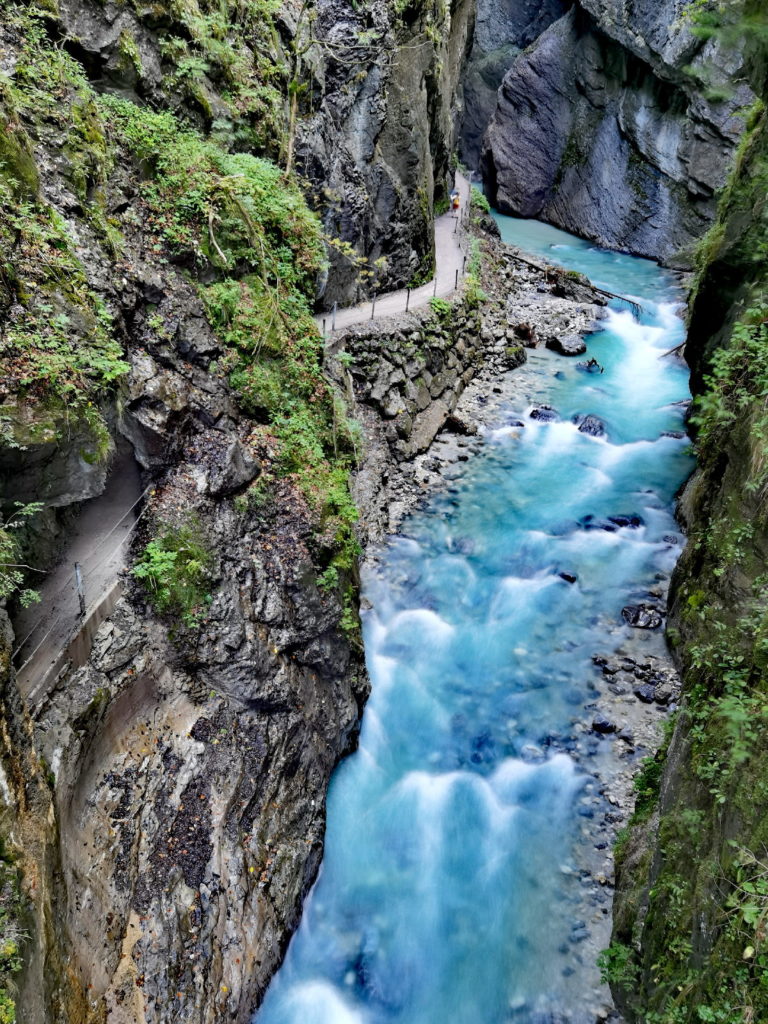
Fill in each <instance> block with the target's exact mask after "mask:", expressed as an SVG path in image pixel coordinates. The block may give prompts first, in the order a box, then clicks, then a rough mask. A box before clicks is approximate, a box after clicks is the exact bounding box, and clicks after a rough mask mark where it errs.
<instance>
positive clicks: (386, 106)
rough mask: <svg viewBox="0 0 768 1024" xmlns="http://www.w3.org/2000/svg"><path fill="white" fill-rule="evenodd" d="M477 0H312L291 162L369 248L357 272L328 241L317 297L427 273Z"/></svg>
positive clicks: (353, 293)
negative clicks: (358, 3)
mask: <svg viewBox="0 0 768 1024" xmlns="http://www.w3.org/2000/svg"><path fill="white" fill-rule="evenodd" d="M474 12H475V6H474V0H450V2H443V0H435V2H434V3H426V4H422V3H418V2H415V3H407V2H406V3H403V4H396V5H395V13H394V14H393V9H392V6H391V5H389V4H385V3H373V4H367V5H365V7H364V8H361V9H360V10H355V9H354V8H353V7H351V6H348V5H346V4H343V3H339V2H338V0H329V2H326V3H321V4H319V6H318V20H317V23H316V32H317V38H318V39H319V40H320V43H319V44H318V46H317V47H316V54H315V56H314V61H313V75H314V81H313V91H312V97H311V100H308V106H309V109H308V110H307V113H306V116H305V117H304V118H303V119H302V122H301V126H300V130H299V138H298V143H297V161H298V166H299V167H300V169H301V170H302V173H303V174H304V175H305V177H307V178H308V180H310V181H311V182H312V183H313V185H314V193H313V195H314V203H315V205H316V206H317V208H318V209H321V210H322V211H323V222H324V225H325V227H326V229H327V231H328V233H329V234H330V235H331V236H332V237H334V238H338V239H340V241H341V242H343V243H348V244H349V245H351V246H352V248H353V249H354V250H355V252H357V253H358V254H359V255H361V256H363V257H365V259H366V260H367V261H368V264H369V266H370V267H371V273H372V276H370V277H368V278H365V277H364V278H360V276H359V274H358V267H357V266H356V265H355V261H354V260H352V259H350V257H349V255H348V254H347V253H346V252H345V249H344V247H343V246H336V247H332V248H331V251H330V268H329V271H328V279H327V281H326V282H324V283H323V287H322V302H323V306H324V308H330V306H331V305H332V304H333V302H335V301H338V302H339V303H340V304H342V305H343V304H349V303H351V302H354V301H357V300H358V299H359V298H360V297H361V295H362V294H365V293H366V292H371V291H385V290H387V289H388V288H391V287H397V286H402V285H407V284H409V283H410V282H412V281H413V282H420V281H423V280H429V278H430V276H431V271H432V267H433V260H434V251H433V250H434V237H433V230H432V210H433V204H434V202H435V201H440V200H445V199H446V198H447V195H448V189H449V169H450V168H449V163H450V157H451V155H452V153H453V150H454V144H455V140H456V131H457V127H458V125H457V112H456V104H455V97H456V93H457V88H458V84H459V78H460V76H461V74H462V72H463V68H464V63H465V58H466V54H467V50H468V48H469V46H470V45H471V38H472V27H473V24H474Z"/></svg>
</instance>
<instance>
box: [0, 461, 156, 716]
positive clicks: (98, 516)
mask: <svg viewBox="0 0 768 1024" xmlns="http://www.w3.org/2000/svg"><path fill="white" fill-rule="evenodd" d="M141 494H142V491H141V480H140V476H139V467H138V466H137V464H136V461H135V459H134V457H133V452H132V451H130V450H129V449H128V447H127V446H123V445H121V448H120V450H119V452H118V454H117V456H116V458H115V461H114V463H113V465H112V467H111V469H110V473H109V477H108V478H107V486H106V489H105V490H104V493H103V494H101V495H99V497H98V498H92V499H91V500H90V501H87V502H85V503H84V505H83V508H82V511H81V512H80V514H79V516H78V517H77V519H76V520H75V523H74V526H73V529H72V533H71V535H70V536H69V537H67V538H66V539H64V538H62V549H63V557H62V560H61V561H60V562H59V564H58V565H57V566H56V567H55V568H54V569H52V570H51V572H50V573H49V574H48V575H47V576H46V577H45V579H44V581H43V583H42V584H38V587H37V590H38V591H39V593H40V601H38V602H37V603H36V604H32V605H30V606H29V608H23V609H22V610H21V611H20V612H19V614H18V616H16V618H15V619H14V622H13V629H14V633H15V634H16V641H15V642H16V645H17V646H16V650H15V652H14V655H15V657H14V661H15V663H16V665H18V666H19V668H18V670H17V673H16V679H17V682H18V685H19V689H20V691H21V694H22V696H23V697H25V698H27V700H28V702H29V705H30V707H34V705H36V704H37V703H39V702H40V700H41V699H42V698H43V697H44V696H45V694H46V693H47V691H48V690H49V689H50V688H51V686H53V684H54V683H55V681H56V675H57V674H58V672H57V669H58V668H61V667H63V664H62V663H61V657H62V653H64V652H66V651H67V650H68V648H69V647H70V644H71V641H72V639H73V638H74V637H75V636H77V634H78V633H79V632H80V631H81V629H82V626H83V622H84V620H83V617H82V616H81V614H80V599H79V596H78V593H77V587H76V585H75V572H74V563H75V562H78V563H79V564H80V566H81V573H82V579H83V594H84V599H85V604H86V616H85V619H86V620H87V619H92V618H93V612H94V611H95V610H96V609H98V608H100V607H101V608H102V610H103V599H104V597H105V595H106V594H108V593H111V592H112V590H113V588H114V586H115V584H116V582H117V581H118V577H119V574H120V572H121V570H122V569H123V568H124V567H125V564H126V557H127V554H128V546H129V540H130V534H131V532H132V530H133V526H134V524H135V521H136V514H137V513H138V508H135V507H133V506H135V505H136V503H137V502H138V499H139V498H140V497H141ZM102 617H103V616H102Z"/></svg>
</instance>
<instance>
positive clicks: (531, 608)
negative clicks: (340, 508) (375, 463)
mask: <svg viewBox="0 0 768 1024" xmlns="http://www.w3.org/2000/svg"><path fill="white" fill-rule="evenodd" d="M500 223H501V226H502V231H503V233H504V235H505V238H506V240H507V241H512V242H515V243H517V244H519V245H521V246H522V247H524V248H525V249H527V250H528V251H529V252H534V253H536V254H537V255H545V256H546V257H547V258H548V259H549V260H557V261H559V262H561V263H563V264H564V265H566V266H567V267H570V268H574V269H577V270H582V271H584V272H586V273H588V274H589V275H590V277H591V278H592V279H593V281H594V283H596V284H599V285H601V286H603V287H605V288H607V289H610V290H611V291H614V292H618V293H621V294H624V295H628V296H632V297H636V298H637V299H638V300H639V301H641V302H642V306H643V313H642V316H641V319H640V321H638V320H636V319H635V318H634V317H633V316H632V314H631V313H630V312H629V311H627V310H626V309H623V310H622V309H618V308H617V309H616V310H611V311H609V313H608V318H607V320H605V321H604V323H603V328H604V329H603V330H602V331H601V332H600V333H599V334H596V335H594V336H593V337H591V338H590V339H589V342H588V345H589V351H588V357H592V358H594V359H596V360H597V362H598V363H599V364H600V365H601V366H602V367H603V368H604V372H603V373H600V372H594V371H593V372H589V371H588V370H586V369H585V367H584V365H583V364H582V365H581V366H579V365H578V364H577V362H576V360H566V359H564V358H562V357H561V356H557V355H555V354H553V353H550V352H546V351H544V350H537V351H534V352H532V353H531V358H530V360H529V364H528V366H527V367H526V368H524V370H523V371H521V372H520V382H521V387H520V389H519V400H518V401H517V403H516V402H515V401H511V402H509V403H506V405H504V406H502V408H501V409H500V410H499V411H498V412H497V413H495V414H494V416H495V421H496V422H495V426H494V427H493V428H492V429H489V430H488V431H487V432H486V435H485V443H484V445H483V448H482V451H481V453H480V454H479V455H478V456H476V457H474V458H473V459H471V460H469V461H468V462H466V463H464V465H463V466H461V467H456V469H455V478H454V479H452V480H451V481H450V482H449V483H447V486H446V489H445V490H444V491H443V492H442V493H440V494H438V495H436V496H435V497H434V498H433V500H432V501H431V502H430V504H429V507H428V508H427V509H426V510H425V511H423V512H422V513H420V514H418V515H415V516H413V517H412V518H411V519H410V520H408V521H407V522H406V523H405V524H404V525H403V528H402V531H401V533H400V535H399V536H398V537H396V538H395V539H393V540H392V542H391V543H390V544H389V546H388V547H387V548H386V550H385V551H384V552H383V554H382V556H381V559H380V561H379V562H378V564H376V565H375V566H373V567H372V568H370V569H369V571H368V574H367V579H366V583H365V591H366V596H367V598H368V601H369V602H370V606H371V607H370V610H369V611H368V613H367V615H366V619H365V639H366V649H367V657H368V664H369V668H370V673H371V678H372V681H373V693H372V697H371V699H370V703H369V704H368V707H367V709H366V711H365V716H364V721H363V729H362V736H361V743H360V750H359V752H358V753H357V754H355V755H354V756H353V757H351V758H350V759H348V760H347V761H346V762H344V763H343V764H342V766H341V767H340V769H339V770H338V771H337V773H336V775H335V778H334V780H333V784H332V787H331V791H330V798H329V812H328V834H327V846H326V854H325V861H324V864H323V868H322V871H321V875H320V878H319V881H318V883H317V885H316V887H315V889H314V891H313V893H312V895H311V897H310V898H309V900H308V903H307V906H306V910H305V915H304V920H303V923H302V925H301V927H300V930H299V932H298V933H297V935H296V936H295V938H294V940H293V942H292V945H291V947H290V950H289V953H288V957H287V960H286V963H285V965H284V967H283V968H282V970H281V971H280V972H279V974H278V976H277V978H276V979H275V981H274V982H273V985H272V987H271V989H270V991H269V993H268V995H267V998H266V1001H265V1004H264V1006H263V1008H262V1010H261V1011H260V1013H259V1014H258V1017H257V1019H258V1022H259V1024H353V1022H354V1024H357V1022H366V1024H368V1022H370V1024H380V1022H384V1021H397V1022H402V1024H438V1022H440V1024H442V1022H446V1021H451V1022H452V1024H480V1022H482V1024H497V1022H498V1024H501V1022H502V1021H519V1022H526V1024H532V1022H534V1021H542V1022H543V1021H555V1020H556V1021H569V1022H574V1024H587V1022H593V1021H594V1020H595V1015H596V1012H597V1011H598V1010H599V1008H600V1006H601V1003H603V1002H605V1001H606V999H607V994H606V990H602V991H599V990H598V978H597V971H596V968H595V965H594V954H593V953H592V954H588V953H587V948H588V945H589V944H588V943H585V944H584V945H582V944H581V943H580V942H579V941H578V939H579V938H580V937H581V934H580V930H581V931H584V930H586V931H587V932H588V931H589V930H590V928H591V923H590V921H585V920H583V919H582V917H583V914H584V893H583V891H582V890H583V884H582V883H583V879H580V878H579V866H580V865H583V864H585V863H590V862H591V858H594V856H595V854H594V850H595V847H597V848H598V850H600V849H603V848H604V846H605V840H606V834H605V826H604V825H602V824H601V823H600V817H599V815H598V814H594V816H593V810H592V808H593V807H594V806H595V804H596V803H598V801H596V800H595V798H594V794H595V792H596V786H595V782H594V780H593V779H592V777H591V775H590V772H591V770H592V767H593V765H594V764H595V763H596V761H595V759H596V758H597V759H599V758H601V757H607V756H611V755H610V754H609V753H608V751H609V749H610V745H611V744H616V743H620V741H619V740H616V739H614V738H605V737H601V736H598V735H597V734H596V733H594V732H590V731H589V729H588V728H587V729H586V730H585V729H584V728H583V726H581V727H580V724H581V723H587V726H589V725H590V724H591V722H592V717H593V715H594V711H593V710H590V709H593V708H594V707H595V705H594V699H595V692H594V691H595V683H594V680H595V677H596V675H597V673H598V669H597V668H596V667H595V666H594V664H593V663H592V657H593V655H595V653H596V652H603V653H608V654H613V653H616V652H620V653H622V652H623V653H626V652H629V651H630V650H631V651H633V652H635V653H636V652H637V651H638V650H639V651H640V652H641V653H642V655H644V656H646V657H647V656H648V655H657V654H661V653H662V652H663V639H662V637H661V635H660V631H654V632H651V631H641V630H638V629H632V628H631V627H629V626H628V625H626V624H624V623H623V622H622V615H621V610H622V607H623V606H625V605H627V604H630V603H633V602H638V601H640V602H642V600H643V598H644V597H647V596H648V592H649V591H653V590H654V588H658V587H659V585H660V584H661V585H662V586H663V584H664V581H665V580H666V579H667V578H668V575H669V573H670V571H671V569H672V567H673V565H674V562H675V560H676V557H677V554H678V552H679V550H680V547H679V545H680V542H681V537H680V535H679V532H678V530H677V527H676V524H675V521H674V518H673V512H672V501H673V496H674V493H675V491H676V490H677V488H678V487H679V485H680V484H681V482H682V481H683V479H684V478H685V476H686V475H687V473H688V472H689V471H690V469H691V461H690V457H689V455H688V453H687V450H686V448H687V441H686V439H685V438H684V437H683V436H682V435H681V429H682V417H683V411H684V400H685V399H686V398H687V394H688V392H687V371H686V368H685V367H684V365H683V364H682V363H681V362H679V361H678V360H677V359H675V358H674V357H672V358H670V357H663V354H664V353H665V352H666V351H667V350H669V349H671V348H672V347H673V346H675V345H677V344H679V342H680V340H681V337H682V323H681V321H680V319H679V318H678V315H677V313H676V310H677V309H678V307H679V301H680V297H681V296H680V292H679V290H678V288H677V286H676V284H675V282H674V281H673V279H672V277H671V276H670V275H668V274H667V273H666V272H665V271H663V270H661V269H659V268H658V267H656V266H655V265H654V264H651V263H648V262H645V261H641V260H637V259H632V258H630V257H626V256H619V255H616V254H612V253H609V252H604V251H599V250H596V249H594V248H592V247H590V246H589V245H588V244H587V243H584V242H581V241H579V240H577V239H574V238H571V237H570V236H567V235H564V234H563V233H562V232H559V231H556V230H555V229H552V228H549V227H545V226H543V225H539V224H535V223H531V222H519V221H514V220H511V219H508V218H500ZM585 358H587V357H585ZM526 388H527V391H526ZM531 389H532V390H531ZM532 401H534V402H535V405H536V406H538V407H540V406H542V405H545V406H549V407H551V408H552V409H553V410H555V411H556V414H557V415H556V417H555V413H553V412H550V413H549V414H548V415H549V416H550V417H552V418H551V419H549V420H548V419H546V418H535V417H532V416H531V412H532V409H533V406H532V404H531V403H532ZM588 414H591V415H593V416H596V417H599V419H600V420H601V421H602V423H603V424H604V427H605V433H604V434H603V435H602V436H591V435H590V434H588V433H583V432H580V431H579V430H578V428H577V425H576V424H575V423H574V422H573V419H574V418H575V417H580V416H585V415H588ZM545 416H546V414H545ZM519 424H523V425H519ZM611 517H613V520H612V519H611ZM561 573H564V574H565V575H566V576H567V577H568V579H564V578H563V577H562V576H561V575H560V574H561ZM574 577H575V578H576V579H575V582H569V581H568V580H571V581H572V580H573V578H574ZM630 696H631V695H630ZM619 725H620V723H619ZM603 900H604V903H605V905H606V909H607V905H608V901H609V897H608V895H607V894H604V895H603ZM595 909H597V911H598V915H599V914H600V912H601V911H600V907H599V906H598V905H597V904H595V903H594V902H593V905H592V911H593V912H594V910H595Z"/></svg>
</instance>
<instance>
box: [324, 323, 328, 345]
mask: <svg viewBox="0 0 768 1024" xmlns="http://www.w3.org/2000/svg"><path fill="white" fill-rule="evenodd" d="M326 322H327V321H326V319H325V317H323V341H325V339H326V338H327V337H328V332H327V331H326V329H325V325H326Z"/></svg>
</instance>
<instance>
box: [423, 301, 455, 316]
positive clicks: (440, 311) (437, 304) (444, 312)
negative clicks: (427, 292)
mask: <svg viewBox="0 0 768 1024" xmlns="http://www.w3.org/2000/svg"><path fill="white" fill-rule="evenodd" d="M429 305H430V308H431V310H432V312H433V313H436V314H437V315H438V316H440V317H444V316H450V314H451V312H452V311H453V306H452V305H451V303H450V302H449V301H448V299H439V298H436V297H435V298H431V299H430V300H429Z"/></svg>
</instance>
